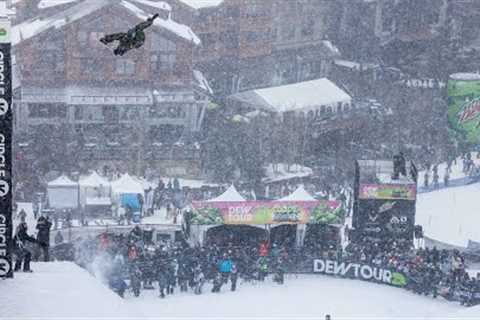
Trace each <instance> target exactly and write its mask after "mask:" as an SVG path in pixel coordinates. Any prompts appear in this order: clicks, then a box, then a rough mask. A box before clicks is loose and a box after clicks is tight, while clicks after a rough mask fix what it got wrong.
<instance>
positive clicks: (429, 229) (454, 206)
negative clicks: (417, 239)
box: [416, 183, 480, 247]
mask: <svg viewBox="0 0 480 320" xmlns="http://www.w3.org/2000/svg"><path fill="white" fill-rule="evenodd" d="M416 223H417V224H420V225H422V226H423V230H424V233H425V235H426V236H427V237H429V238H432V239H435V240H438V241H442V242H445V243H448V244H453V245H457V246H462V247H466V246H467V243H468V240H473V241H478V242H480V232H479V229H478V226H479V225H480V184H479V183H476V184H471V185H466V186H461V187H454V188H446V189H441V190H437V191H433V192H429V193H420V194H418V198H417V216H416Z"/></svg>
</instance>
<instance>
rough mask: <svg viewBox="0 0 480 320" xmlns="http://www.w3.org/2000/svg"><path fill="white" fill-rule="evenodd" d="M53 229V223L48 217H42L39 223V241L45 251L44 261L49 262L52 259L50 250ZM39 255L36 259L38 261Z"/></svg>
mask: <svg viewBox="0 0 480 320" xmlns="http://www.w3.org/2000/svg"><path fill="white" fill-rule="evenodd" d="M51 228H52V223H51V222H50V221H49V219H48V217H47V218H45V217H43V216H41V217H40V218H38V221H37V230H38V233H37V240H38V242H39V243H42V246H41V247H40V248H41V250H42V251H43V259H44V261H48V260H49V258H50V255H49V248H50V229H51ZM38 257H39V255H38V256H37V257H36V258H37V259H38Z"/></svg>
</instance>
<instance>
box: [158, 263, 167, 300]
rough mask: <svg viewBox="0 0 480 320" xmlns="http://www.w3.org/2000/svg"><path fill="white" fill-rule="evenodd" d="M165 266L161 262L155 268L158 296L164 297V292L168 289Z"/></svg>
mask: <svg viewBox="0 0 480 320" xmlns="http://www.w3.org/2000/svg"><path fill="white" fill-rule="evenodd" d="M167 272H168V270H167V266H166V265H165V263H161V264H160V265H159V267H158V270H157V279H158V289H159V290H160V298H165V292H166V290H168V289H167V288H168V275H167Z"/></svg>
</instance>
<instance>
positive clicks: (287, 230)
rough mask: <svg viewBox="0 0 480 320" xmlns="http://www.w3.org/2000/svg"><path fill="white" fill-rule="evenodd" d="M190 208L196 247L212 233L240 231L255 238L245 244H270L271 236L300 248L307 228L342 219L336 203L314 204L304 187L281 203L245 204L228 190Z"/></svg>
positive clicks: (249, 202) (339, 207)
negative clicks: (267, 242) (262, 241)
mask: <svg viewBox="0 0 480 320" xmlns="http://www.w3.org/2000/svg"><path fill="white" fill-rule="evenodd" d="M192 207H193V214H192V219H191V225H192V232H191V240H192V241H193V242H194V243H196V244H204V243H205V240H206V239H207V238H208V237H209V235H211V234H212V232H213V231H214V230H217V232H219V231H220V230H234V229H239V231H249V232H248V234H249V235H252V237H253V236H254V237H253V238H250V237H247V239H246V241H244V242H256V243H259V240H261V239H263V240H269V241H270V240H272V235H273V238H276V239H274V240H275V241H276V242H279V243H285V241H286V240H287V238H290V241H291V242H292V244H293V243H295V244H296V245H297V246H301V245H303V240H304V238H305V232H306V226H307V224H329V223H335V222H338V221H339V220H340V219H342V217H343V213H342V209H341V205H340V202H339V201H327V200H316V199H315V198H313V197H312V196H311V195H309V194H308V192H306V191H305V189H304V188H303V187H300V188H298V189H297V190H296V191H295V192H294V193H292V194H291V195H290V196H288V197H285V198H283V199H280V200H274V201H246V200H245V199H243V197H242V196H241V195H240V194H238V192H237V191H236V190H235V188H234V187H233V186H231V187H230V188H229V189H228V190H227V191H226V192H225V193H224V194H222V195H220V196H219V197H217V198H214V199H212V200H208V201H196V202H195V201H194V202H193V203H192ZM233 226H235V227H233ZM247 227H249V228H247ZM212 228H214V230H210V229H212ZM252 228H254V229H252ZM247 229H248V230H247ZM255 229H258V231H257V230H255ZM260 230H263V232H260ZM282 235H283V236H285V237H286V238H283V239H282ZM224 238H225V237H224ZM235 238H238V237H236V235H235V234H233V235H231V236H229V237H228V236H227V238H226V239H227V240H228V241H230V240H231V241H232V242H233V241H234V240H235Z"/></svg>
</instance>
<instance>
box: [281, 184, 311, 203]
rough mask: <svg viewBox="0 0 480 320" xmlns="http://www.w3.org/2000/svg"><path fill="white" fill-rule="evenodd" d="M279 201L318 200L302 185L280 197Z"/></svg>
mask: <svg viewBox="0 0 480 320" xmlns="http://www.w3.org/2000/svg"><path fill="white" fill-rule="evenodd" d="M278 201H317V199H315V198H314V197H312V196H311V195H310V194H309V193H308V192H307V191H306V190H305V188H304V187H303V185H300V186H299V187H298V188H297V190H295V191H294V192H293V193H291V194H289V195H288V196H286V197H283V198H281V199H279V200H278Z"/></svg>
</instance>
